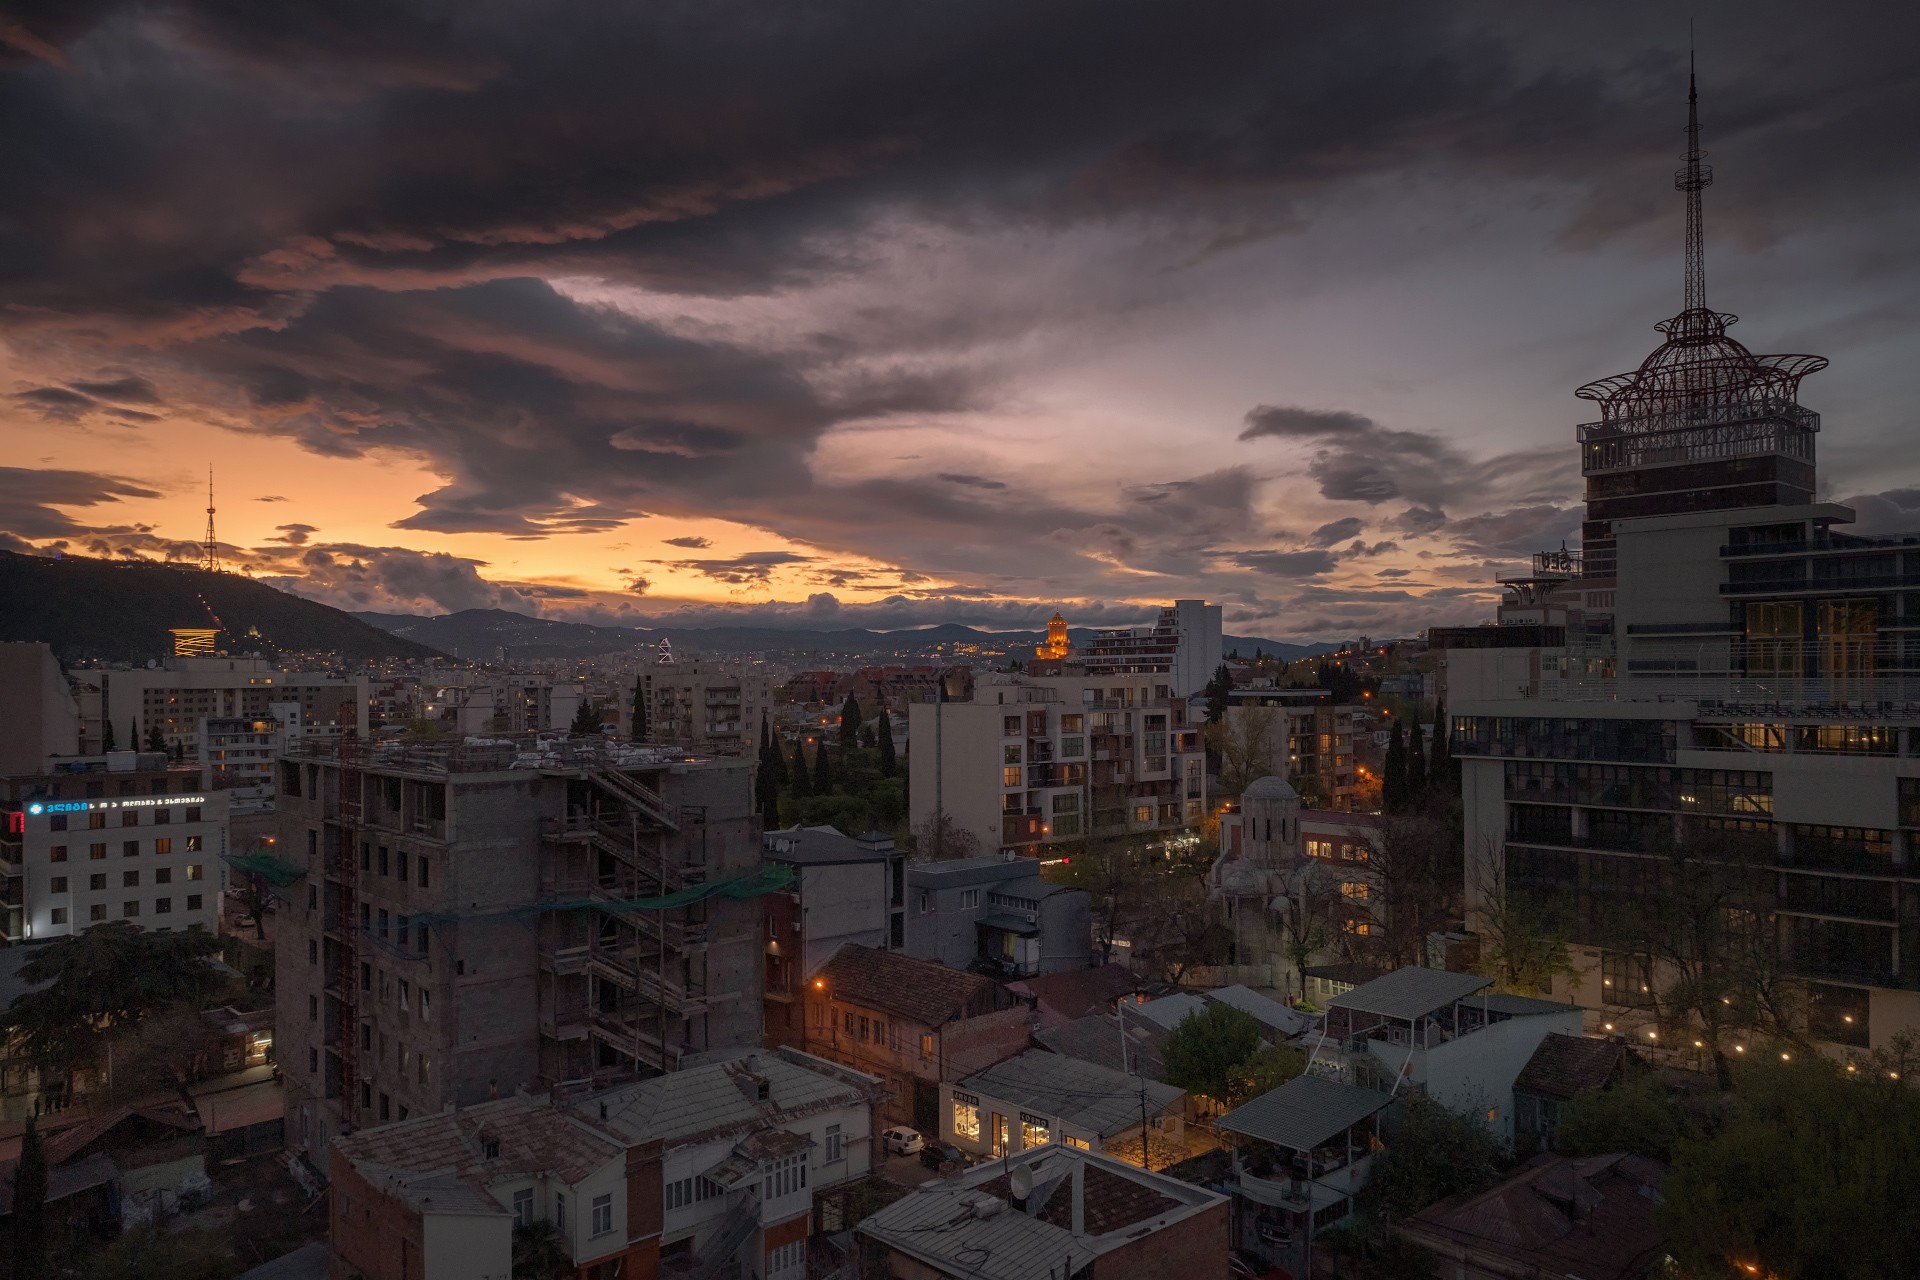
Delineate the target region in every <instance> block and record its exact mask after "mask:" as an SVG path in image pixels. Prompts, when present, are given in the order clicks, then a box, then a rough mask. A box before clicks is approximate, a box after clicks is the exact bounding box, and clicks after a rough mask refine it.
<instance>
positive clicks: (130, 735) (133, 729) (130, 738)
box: [127, 720, 140, 751]
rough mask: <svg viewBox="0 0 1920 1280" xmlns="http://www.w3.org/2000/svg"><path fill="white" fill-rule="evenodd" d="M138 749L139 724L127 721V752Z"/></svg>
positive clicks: (134, 721)
mask: <svg viewBox="0 0 1920 1280" xmlns="http://www.w3.org/2000/svg"><path fill="white" fill-rule="evenodd" d="M139 749H140V722H139V721H138V720H128V721H127V750H129V751H138V750H139Z"/></svg>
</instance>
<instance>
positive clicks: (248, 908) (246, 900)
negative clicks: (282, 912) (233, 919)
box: [231, 871, 273, 942]
mask: <svg viewBox="0 0 1920 1280" xmlns="http://www.w3.org/2000/svg"><path fill="white" fill-rule="evenodd" d="M231 892H232V894H233V896H234V900H235V901H236V902H238V903H239V904H240V909H241V911H242V912H244V913H245V915H246V918H247V920H248V922H249V923H251V924H252V925H253V936H254V939H255V940H256V941H259V942H265V941H266V939H267V913H268V912H270V911H272V910H273V886H272V885H270V884H268V883H267V878H266V877H265V876H263V875H261V874H260V873H258V872H256V871H245V872H242V873H241V874H240V876H239V877H238V878H237V880H236V882H235V884H234V886H233V889H232V890H231Z"/></svg>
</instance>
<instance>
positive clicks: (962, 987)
mask: <svg viewBox="0 0 1920 1280" xmlns="http://www.w3.org/2000/svg"><path fill="white" fill-rule="evenodd" d="M816 980H817V981H822V982H825V983H826V987H825V991H826V994H827V996H828V997H829V998H830V999H833V1000H835V1001H839V1002H842V1003H845V1004H851V1005H858V1006H859V1007H861V1008H863V1009H878V1010H879V1011H880V1012H882V1013H889V1014H892V1015H894V1016H895V1017H899V1018H906V1019H909V1020H910V1021H913V1022H917V1023H919V1024H920V1025H921V1026H925V1027H938V1026H942V1025H944V1024H946V1023H948V1022H952V1021H955V1020H956V1019H959V1018H966V1017H971V1016H973V1015H975V1014H981V1013H990V1012H992V1010H993V998H992V997H993V981H992V979H990V978H986V977H984V976H982V975H980V974H977V973H968V972H966V971H965V970H964V969H950V968H948V967H947V966H946V965H943V964H935V963H934V962H933V961H931V960H916V959H914V958H913V957H912V956H903V955H901V954H900V953H899V952H897V951H877V950H875V949H874V948H872V947H863V946H861V945H859V944H858V943H855V942H848V943H845V944H843V945H842V946H841V948H840V949H839V950H838V951H836V952H834V953H833V959H831V960H829V961H827V963H826V966H825V967H824V968H822V969H821V970H820V973H819V975H818V978H817V979H816Z"/></svg>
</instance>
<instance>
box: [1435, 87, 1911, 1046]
mask: <svg viewBox="0 0 1920 1280" xmlns="http://www.w3.org/2000/svg"><path fill="white" fill-rule="evenodd" d="M1698 136H1699V135H1698V123H1697V110H1696V109H1695V107H1694V106H1693V100H1692V97H1691V95H1690V98H1689V144H1690V145H1689V149H1688V152H1687V154H1686V156H1685V158H1684V159H1685V164H1684V167H1683V168H1682V169H1681V170H1680V171H1679V173H1678V175H1677V176H1676V179H1675V186H1676V187H1677V188H1678V189H1679V190H1680V191H1682V192H1683V193H1684V195H1685V199H1686V210H1687V218H1686V228H1687V231H1686V242H1687V252H1686V282H1685V305H1684V308H1683V309H1682V310H1681V312H1680V313H1679V314H1678V315H1676V316H1674V317H1673V318H1672V319H1670V320H1667V321H1665V322H1664V323H1662V324H1661V325H1659V326H1657V327H1658V329H1659V330H1660V331H1661V332H1662V333H1663V334H1664V335H1665V341H1664V342H1663V343H1662V344H1661V345H1660V347H1659V348H1658V349H1657V350H1655V351H1654V352H1653V354H1652V355H1650V356H1648V357H1647V358H1646V360H1645V361H1643V362H1642V363H1641V365H1640V367H1639V368H1638V369H1636V370H1634V371H1633V372H1631V373H1625V374H1620V375H1618V376H1616V377H1611V378H1605V379H1602V380H1600V381H1598V382H1594V383H1590V384H1588V385H1587V386H1584V387H1582V388H1580V390H1579V392H1578V394H1579V395H1580V396H1581V397H1583V398H1585V399H1588V400H1592V401H1594V402H1595V403H1596V404H1597V405H1598V407H1599V420H1598V421H1595V422H1589V423H1586V424H1584V425H1582V426H1581V427H1580V428H1579V442H1580V451H1581V468H1582V471H1583V473H1584V475H1585V477H1586V505H1587V510H1586V523H1585V526H1584V529H1583V547H1582V552H1584V555H1583V554H1582V552H1567V551H1564V550H1563V551H1558V552H1548V553H1543V554H1542V555H1539V556H1536V557H1535V558H1534V565H1533V568H1532V571H1531V572H1529V573H1526V574H1522V575H1517V576H1516V577H1514V578H1512V579H1509V580H1508V581H1507V582H1506V586H1507V587H1508V589H1509V592H1510V594H1509V598H1508V599H1507V601H1506V603H1505V604H1504V605H1503V607H1502V610H1501V617H1500V622H1501V624H1502V625H1500V626H1497V627H1482V628H1457V629H1452V630H1446V629H1436V631H1435V632H1434V634H1433V636H1432V639H1433V640H1434V642H1435V647H1436V648H1441V649H1444V650H1445V651H1446V652H1445V655H1444V657H1445V678H1446V683H1447V688H1448V698H1449V705H1450V707H1451V708H1452V712H1453V721H1452V726H1451V727H1452V732H1453V735H1454V741H1455V743H1456V750H1457V751H1458V753H1459V757H1460V760H1461V764H1462V787H1463V791H1464V800H1465V806H1466V823H1467V833H1466V838H1467V850H1468V861H1469V866H1470V871H1469V876H1468V879H1469V884H1468V895H1469V900H1470V902H1469V911H1470V913H1471V914H1474V915H1476V917H1477V918H1478V919H1479V920H1480V921H1482V922H1485V921H1487V920H1488V919H1489V918H1490V914H1489V912H1488V911H1487V906H1488V894H1489V893H1490V892H1494V891H1497V888H1498V886H1499V884H1500V883H1501V881H1502V880H1503V879H1504V885H1505V889H1506V891H1507V892H1509V893H1528V894H1532V895H1535V896H1537V897H1538V898H1539V899H1540V900H1542V901H1543V902H1544V903H1546V904H1548V905H1549V909H1550V910H1551V911H1553V912H1555V913H1557V914H1558V915H1559V917H1560V919H1561V920H1562V922H1563V923H1564V925H1565V926H1566V928H1567V929H1568V930H1569V931H1570V933H1571V936H1572V940H1573V942H1574V943H1575V946H1574V949H1573V957H1572V958H1573V960H1574V962H1575V964H1576V965H1577V966H1578V967H1579V969H1580V970H1581V971H1582V981H1581V982H1580V983H1579V985H1578V986H1577V988H1574V989H1573V990H1572V991H1571V992H1569V991H1568V990H1567V989H1566V986H1567V984H1566V983H1565V982H1564V981H1560V982H1556V988H1557V990H1556V994H1559V995H1561V996H1563V997H1566V998H1571V999H1575V1000H1577V1001H1579V1002H1580V1003H1581V1004H1583V1005H1586V1006H1588V1007H1589V1008H1590V1009H1591V1010H1592V1011H1593V1012H1592V1013H1591V1014H1590V1016H1589V1025H1590V1029H1592V1030H1595V1031H1598V1030H1601V1029H1603V1028H1605V1029H1608V1030H1613V1031H1615V1033H1616V1034H1626V1035H1629V1036H1632V1037H1633V1038H1635V1039H1636V1040H1637V1041H1638V1042H1640V1043H1641V1044H1642V1045H1643V1046H1651V1045H1653V1044H1654V1043H1656V1042H1658V1041H1659V1040H1660V1037H1661V1036H1662V1035H1667V1036H1668V1037H1669V1039H1670V1038H1671V1031H1670V1028H1671V1027H1672V1025H1673V1019H1672V1018H1671V1016H1670V1015H1671V1010H1669V1011H1668V1014H1669V1016H1668V1017H1667V1018H1666V1019H1663V1018H1662V1009H1661V1007H1660V1006H1661V1005H1662V1003H1663V1002H1664V1001H1665V1000H1666V998H1667V993H1668V992H1669V991H1670V990H1671V988H1672V981H1673V978H1674V977H1675V974H1676V971H1675V970H1674V969H1672V967H1671V966H1670V964H1669V963H1668V962H1664V961H1663V960H1662V959H1661V956H1662V955H1663V954H1664V955H1666V956H1668V957H1671V956H1673V955H1674V954H1675V951H1674V949H1673V948H1672V947H1666V948H1662V947H1660V946H1658V945H1654V944H1653V943H1651V942H1650V941H1649V939H1650V938H1651V937H1652V936H1653V934H1654V933H1655V932H1657V931H1656V930H1653V929H1652V928H1650V925H1651V922H1653V921H1655V920H1656V919H1659V918H1661V917H1662V916H1663V915H1670V914H1671V912H1670V910H1669V908H1670V907H1671V906H1672V904H1673V901H1674V899H1675V897H1676V895H1680V896H1684V894H1685V892H1686V888H1685V886H1683V885H1682V884H1680V882H1679V881H1678V880H1677V878H1676V877H1681V876H1685V875H1688V874H1691V873H1690V872H1688V871H1687V870H1685V869H1684V868H1686V867H1689V866H1691V867H1693V868H1695V869H1696V870H1701V869H1704V870H1705V871H1707V872H1711V873H1712V875H1713V877H1714V883H1715V884H1716V885H1718V886H1720V889H1719V890H1716V892H1721V893H1722V896H1721V897H1720V898H1719V900H1718V901H1716V902H1715V903H1714V909H1713V911H1712V912H1711V913H1710V915H1708V916H1703V917H1702V919H1701V921H1700V922H1699V924H1700V927H1701V938H1703V939H1708V941H1707V942H1706V943H1705V944H1704V946H1703V947H1701V948H1700V950H1701V957H1700V958H1701V960H1702V962H1703V963H1704V964H1705V965H1706V966H1707V967H1708V968H1711V967H1713V966H1714V965H1716V964H1717V965H1718V966H1719V967H1720V971H1721V972H1722V973H1728V972H1732V971H1734V970H1736V969H1738V970H1744V971H1747V972H1751V973H1754V974H1757V975H1762V976H1765V977H1766V978H1767V980H1768V982H1769V984H1770V986H1771V990H1770V992H1769V994H1770V996H1771V999H1770V1000H1769V1002H1768V1003H1769V1006H1770V1009H1769V1012H1770V1013H1771V1014H1772V1015H1774V1016H1777V1017H1784V1018H1785V1019H1786V1020H1787V1021H1788V1022H1789V1023H1790V1024H1791V1025H1793V1027H1794V1029H1795V1030H1796V1031H1798V1032H1800V1033H1802V1034H1805V1035H1807V1036H1808V1037H1809V1038H1811V1039H1812V1040H1814V1041H1816V1042H1822V1043H1824V1044H1827V1045H1829V1046H1838V1047H1851V1048H1867V1047H1874V1046H1880V1045H1883V1044H1885V1043H1886V1042H1887V1040H1888V1039H1889V1038H1890V1037H1891V1036H1893V1035H1894V1034H1896V1033H1898V1032H1900V1031H1902V1030H1906V1029H1913V1028H1920V533H1913V534H1905V535H1897V536H1872V537H1869V536H1863V535H1861V534H1857V533H1852V532H1849V531H1848V530H1847V526H1848V525H1849V524H1850V523H1852V522H1853V520H1854V513H1853V511H1852V510H1851V509H1849V508H1847V507H1845V506H1841V505H1839V504H1836V503H1831V502H1817V501H1815V500H1814V494H1815V491H1816V484H1815V458H1814V443H1815V440H1816V438H1817V435H1818V432H1819V430H1820V425H1821V423H1820V416H1819V414H1817V413H1815V412H1814V411H1813V410H1811V409H1809V408H1807V407H1806V406H1804V405H1802V404H1801V403H1800V399H1799V390H1800V383H1801V380H1802V379H1803V378H1804V377H1806V376H1807V375H1808V374H1811V373H1814V372H1817V371H1818V370H1820V369H1822V368H1824V367H1825V366H1826V363H1827V362H1826V361H1825V360H1824V359H1822V358H1820V357H1818V356H1805V355H1755V354H1753V353H1751V352H1750V351H1748V349H1747V348H1746V347H1745V346H1743V345H1741V344H1740V343H1739V342H1738V341H1736V340H1735V339H1733V338H1731V337H1729V336H1728V332H1727V330H1728V327H1729V326H1730V325H1731V324H1733V322H1734V317H1733V316H1731V315H1728V314H1726V313H1723V312H1718V311H1714V310H1712V309H1710V308H1709V307H1708V306H1707V302H1706V285H1705V270H1704V259H1703V256H1702V253H1701V214H1700V196H1701V191H1702V189H1703V188H1704V187H1706V186H1707V185H1708V183H1709V182H1710V181H1711V171H1710V170H1709V169H1708V168H1707V167H1706V166H1705V165H1704V164H1702V163H1701V159H1702V156H1703V153H1702V152H1701V151H1700V149H1699V141H1698ZM1476 865H1478V866H1480V867H1481V868H1482V869H1483V871H1484V872H1486V873H1488V874H1479V875H1476V874H1474V871H1473V870H1472V868H1473V867H1475V866H1476ZM1743 947H1744V948H1746V953H1745V954H1744V955H1740V954H1736V950H1737V949H1738V948H1743ZM1715 948H1720V949H1723V950H1721V951H1720V953H1719V954H1715ZM1747 994H1748V993H1741V998H1742V999H1745V998H1746V997H1747ZM1732 998H1733V996H1732V994H1730V995H1729V999H1730V1000H1731V999H1732ZM1704 1034H1705V1033H1704V1032H1703V1031H1702V1030H1700V1029H1699V1028H1697V1027H1696V1028H1693V1029H1692V1030H1691V1031H1690V1039H1698V1038H1700V1037H1701V1036H1703V1035H1704ZM1739 1038H1740V1037H1739V1035H1738V1033H1737V1032H1730V1033H1729V1034H1728V1036H1727V1037H1726V1039H1727V1040H1728V1041H1729V1042H1730V1043H1721V1044H1719V1045H1717V1046H1708V1045H1705V1043H1704V1041H1702V1051H1703V1052H1704V1051H1705V1050H1707V1049H1711V1048H1718V1049H1719V1050H1720V1051H1721V1052H1722V1053H1728V1052H1730V1051H1732V1050H1733V1049H1734V1048H1736V1047H1738V1048H1742V1049H1743V1048H1744V1047H1745V1046H1744V1044H1737V1045H1736V1043H1731V1042H1737V1041H1738V1040H1739ZM1683 1051H1686V1050H1685V1047H1684V1046H1683Z"/></svg>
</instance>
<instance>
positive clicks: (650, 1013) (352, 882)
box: [277, 739, 787, 1169]
mask: <svg viewBox="0 0 1920 1280" xmlns="http://www.w3.org/2000/svg"><path fill="white" fill-rule="evenodd" d="M279 768H280V778H279V783H280V804H279V823H280V840H279V848H280V850H281V851H282V853H281V858H282V859H283V861H284V864H285V865H284V866H283V868H282V869H281V872H282V874H281V876H280V877H279V878H281V879H283V880H285V881H286V882H287V883H286V888H285V890H284V892H285V893H286V895H287V897H288V898H289V899H290V900H289V901H288V902H287V903H286V906H285V908H284V909H283V913H282V915H281V918H280V927H279V931H278V939H277V947H278V967H279V976H278V990H279V997H278V1002H279V1014H280V1024H281V1027H282V1028H283V1030H282V1032H281V1041H280V1061H281V1064H282V1068H283V1071H284V1073H285V1077H286V1082H287V1134H288V1137H289V1140H290V1145H293V1146H295V1147H297V1148H299V1149H301V1150H302V1151H303V1152H305V1153H306V1154H307V1156H308V1158H309V1160H310V1161H311V1162H312V1163H313V1165H314V1166H315V1167H316V1168H321V1169H324V1168H325V1167H326V1164H325V1146H326V1144H327V1143H328V1141H330V1140H331V1139H332V1138H333V1137H335V1136H337V1135H339V1134H341V1133H343V1132H351V1131H352V1130H354V1129H358V1128H362V1127H365V1126H367V1125H373V1124H381V1123H386V1122H389V1121H397V1120H403V1119H406V1118H407V1117H408V1116H409V1115H419V1114H422V1113H426V1112H431V1111H438V1110H441V1109H442V1108H444V1107H446V1106H448V1105H466V1104H469V1103H474V1102H480V1101H484V1100H486V1099H487V1098H490V1097H496V1096H505V1095H508V1094H511V1093H513V1092H514V1091H515V1090H516V1089H518V1088H519V1087H521V1086H523V1085H526V1086H530V1087H533V1088H536V1089H539V1088H545V1087H550V1086H551V1085H553V1084H556V1083H558V1082H561V1081H569V1080H582V1079H599V1080H602V1081H613V1080H618V1079H623V1078H626V1079H631V1078H634V1077H635V1076H646V1075H651V1074H656V1073H658V1072H660V1071H667V1070H672V1069H674V1067H675V1066H677V1065H678V1063H679V1061H680V1059H681V1058H682V1057H683V1056H684V1055H685V1054H688V1053H693V1052H698V1051H701V1050H705V1049H712V1048H731V1047H748V1046H753V1045H757V1044H758V1042H759V1038H760V945H759V933H760V905H759V903H758V902H756V901H755V900H754V899H755V898H756V897H757V896H758V895H759V894H760V893H762V892H765V891H767V890H768V889H769V888H771V887H774V886H773V885H771V884H769V883H766V881H768V880H769V879H772V880H781V881H784V879H785V877H786V875H787V873H786V872H785V871H784V869H776V870H774V871H770V872H768V871H763V864H762V861H761V851H760V832H759V819H758V818H757V817H756V816H755V815H754V813H753V801H752V778H751V765H750V764H748V763H747V762H746V761H708V760H693V759H689V758H687V757H686V756H685V755H684V754H683V753H680V752H668V751H663V750H660V749H656V748H645V747H631V746H623V745H616V744H608V743H603V742H600V741H597V740H581V741H574V742H569V743H553V742H543V743H540V744H538V745H537V746H529V745H528V744H524V743H510V742H493V743H487V742H479V741H475V740H468V742H466V743H465V744H460V745H454V744H441V743H404V744H402V743H381V744H378V745H364V744H360V743H357V742H356V741H354V740H352V739H346V740H339V739H335V740H311V739H310V740H305V741H300V742H296V743H292V744H290V745H289V748H288V754H287V755H286V756H285V757H284V758H283V759H282V760H281V762H280V766H279Z"/></svg>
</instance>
